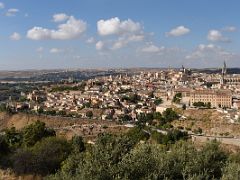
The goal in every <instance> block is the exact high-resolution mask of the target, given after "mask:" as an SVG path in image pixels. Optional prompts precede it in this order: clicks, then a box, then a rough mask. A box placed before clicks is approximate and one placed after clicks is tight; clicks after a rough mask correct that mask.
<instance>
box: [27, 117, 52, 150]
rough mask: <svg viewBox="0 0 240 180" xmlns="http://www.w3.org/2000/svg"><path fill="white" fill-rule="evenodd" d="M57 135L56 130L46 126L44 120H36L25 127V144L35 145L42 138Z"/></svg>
mask: <svg viewBox="0 0 240 180" xmlns="http://www.w3.org/2000/svg"><path fill="white" fill-rule="evenodd" d="M55 135H56V133H55V131H54V130H52V129H48V128H46V126H45V123H44V122H41V121H36V122H35V123H33V124H30V125H29V126H27V127H25V128H24V129H23V144H24V145H25V146H33V145H34V144H35V143H36V142H38V141H40V140H41V139H42V138H44V137H49V136H55Z"/></svg>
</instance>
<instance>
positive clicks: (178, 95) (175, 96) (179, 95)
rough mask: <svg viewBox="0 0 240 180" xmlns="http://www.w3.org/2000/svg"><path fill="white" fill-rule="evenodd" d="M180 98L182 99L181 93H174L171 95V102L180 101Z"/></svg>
mask: <svg viewBox="0 0 240 180" xmlns="http://www.w3.org/2000/svg"><path fill="white" fill-rule="evenodd" d="M181 99H182V93H176V94H175V95H174V97H173V102H174V103H180V101H181Z"/></svg>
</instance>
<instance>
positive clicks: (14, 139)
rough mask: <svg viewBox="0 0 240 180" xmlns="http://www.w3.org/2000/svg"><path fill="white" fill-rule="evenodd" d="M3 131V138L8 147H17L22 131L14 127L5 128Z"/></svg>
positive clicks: (19, 143)
mask: <svg viewBox="0 0 240 180" xmlns="http://www.w3.org/2000/svg"><path fill="white" fill-rule="evenodd" d="M4 132H5V135H4V138H5V140H6V142H7V144H8V145H9V147H10V148H11V147H12V148H17V147H19V146H21V144H22V140H23V138H22V133H21V132H19V131H17V130H16V128H15V127H12V128H10V129H6V130H5V131H4Z"/></svg>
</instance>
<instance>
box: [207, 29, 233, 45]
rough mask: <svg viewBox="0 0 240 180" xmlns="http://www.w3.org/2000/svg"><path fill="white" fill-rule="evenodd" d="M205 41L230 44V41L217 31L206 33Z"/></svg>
mask: <svg viewBox="0 0 240 180" xmlns="http://www.w3.org/2000/svg"><path fill="white" fill-rule="evenodd" d="M207 39H208V40H209V41H213V42H230V39H229V38H227V37H224V36H223V35H222V33H221V32H220V31H218V30H210V31H209V32H208V36H207Z"/></svg>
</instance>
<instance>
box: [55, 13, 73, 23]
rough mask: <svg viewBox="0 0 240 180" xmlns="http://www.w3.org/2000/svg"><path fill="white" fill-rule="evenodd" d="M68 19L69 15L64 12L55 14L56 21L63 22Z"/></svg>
mask: <svg viewBox="0 0 240 180" xmlns="http://www.w3.org/2000/svg"><path fill="white" fill-rule="evenodd" d="M67 19H69V16H68V15H66V14H64V13H59V14H54V15H53V21H54V22H62V21H66V20H67Z"/></svg>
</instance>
